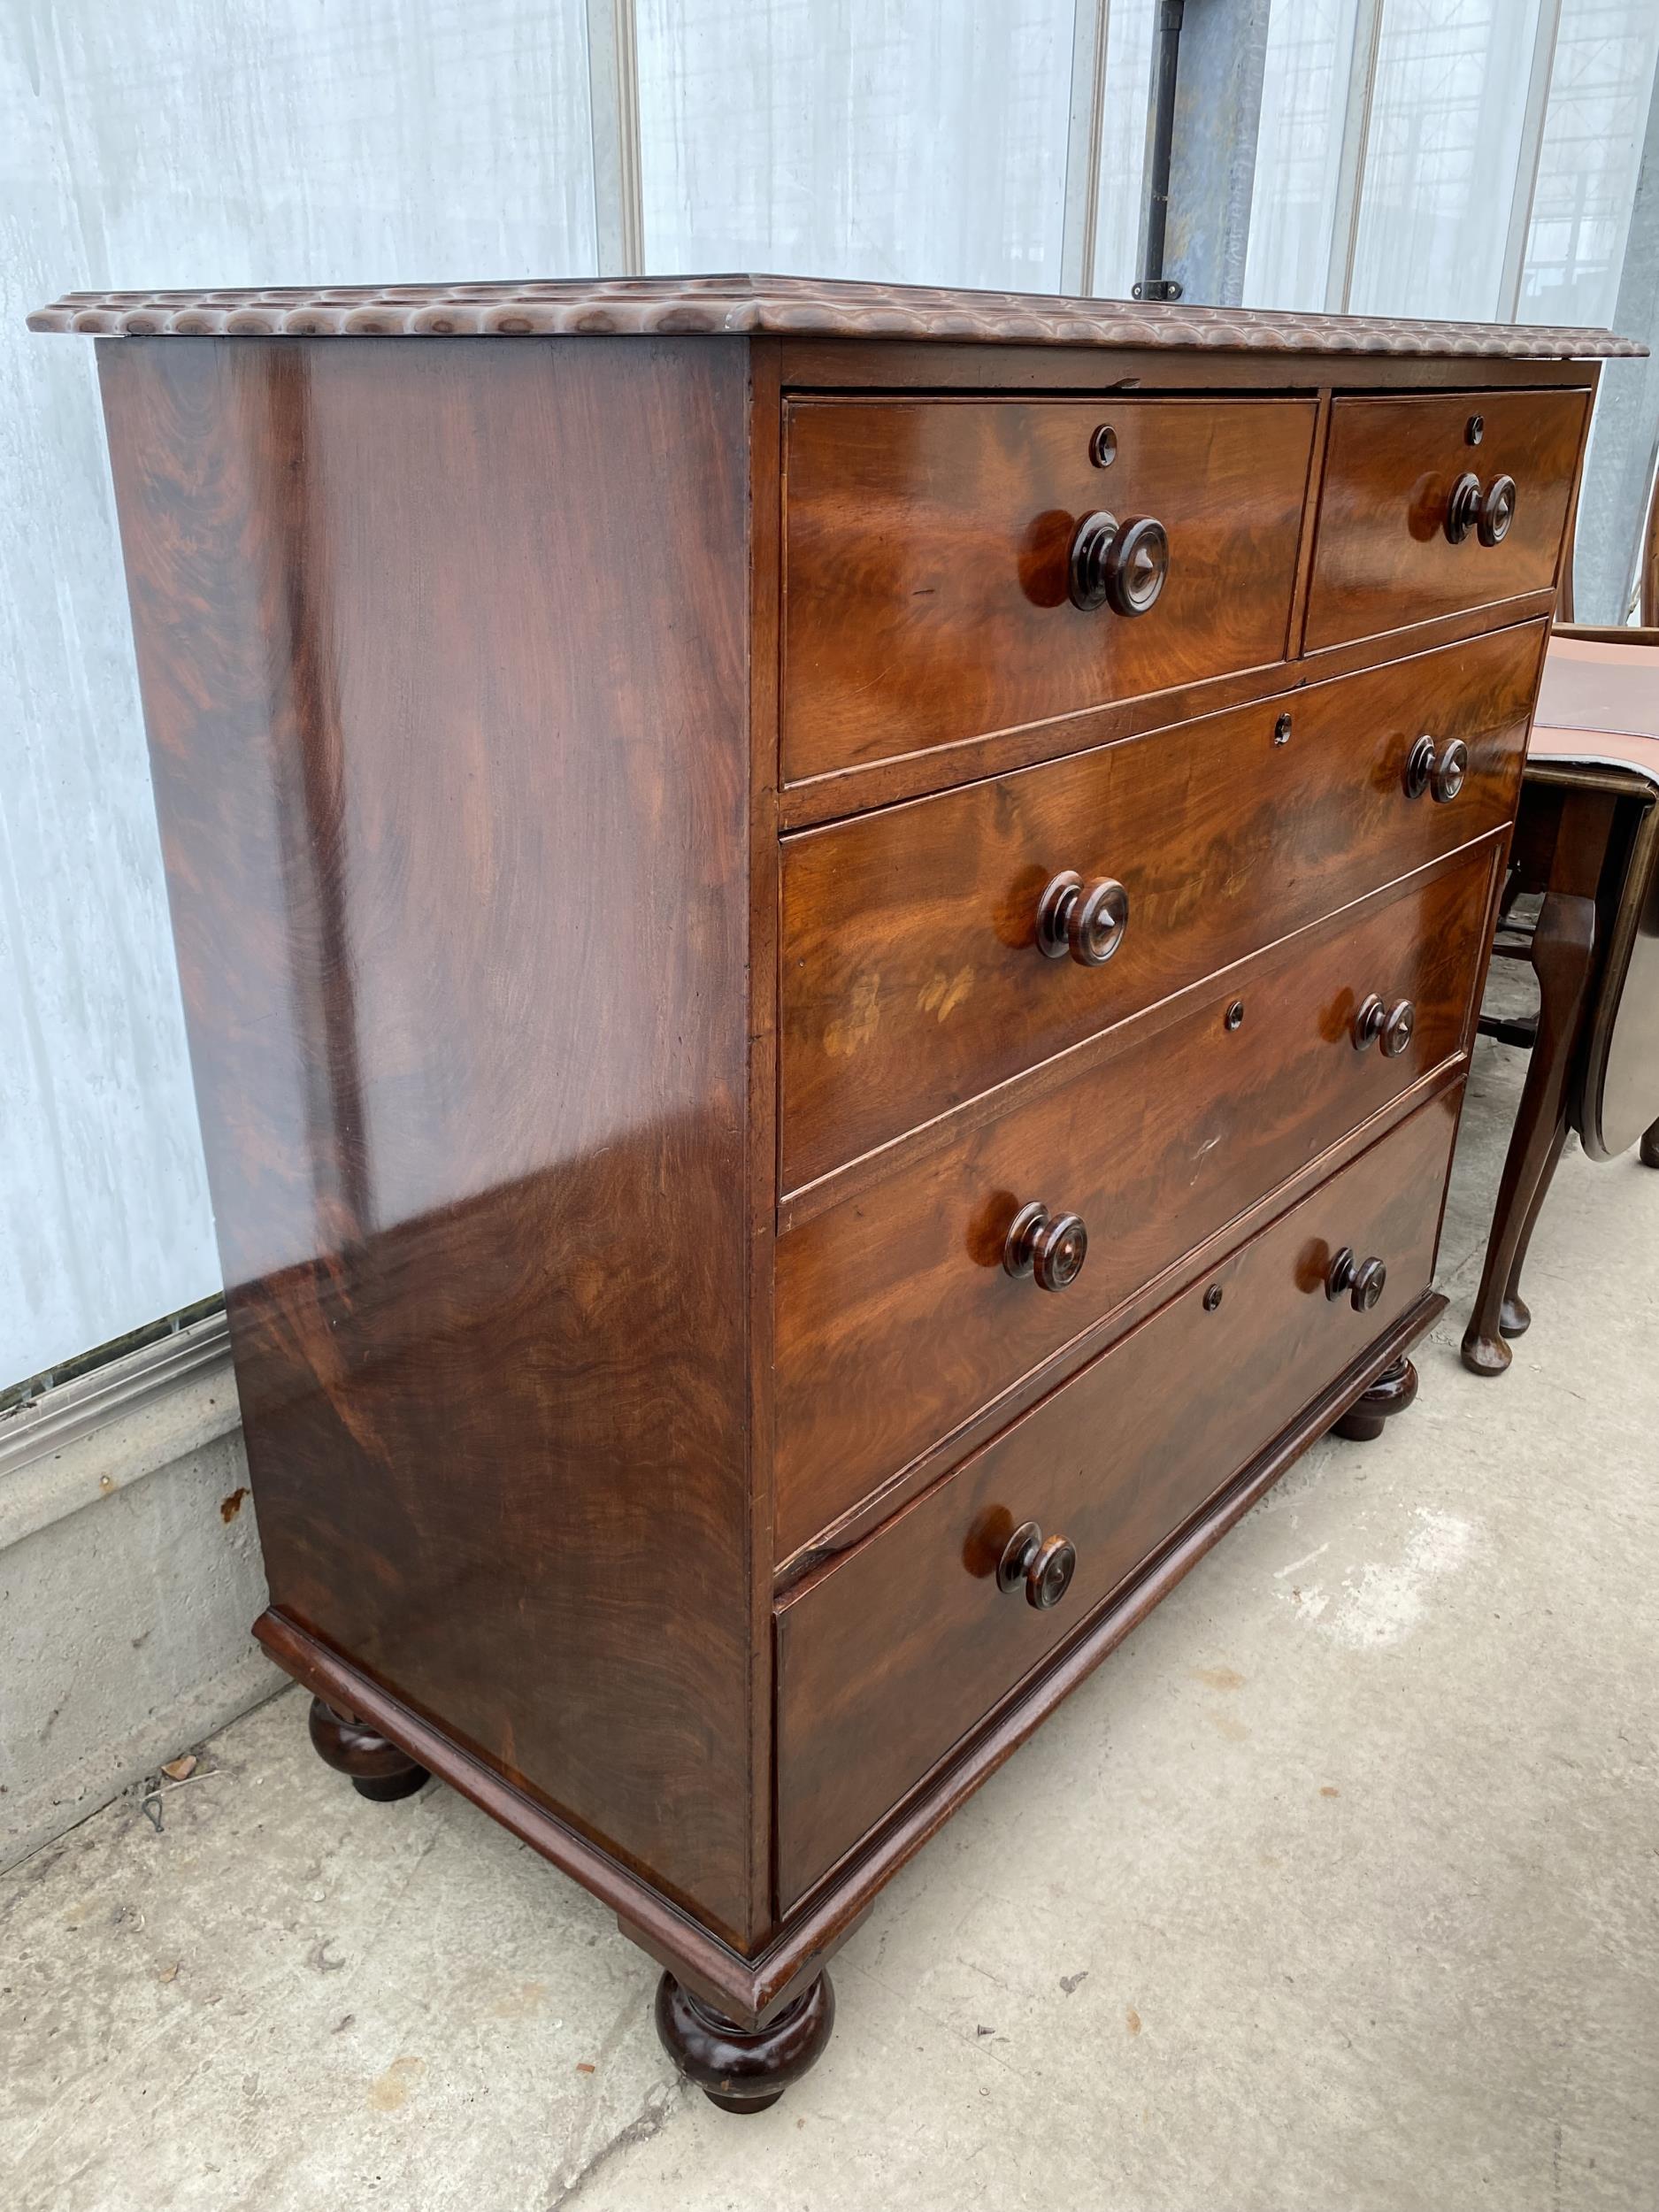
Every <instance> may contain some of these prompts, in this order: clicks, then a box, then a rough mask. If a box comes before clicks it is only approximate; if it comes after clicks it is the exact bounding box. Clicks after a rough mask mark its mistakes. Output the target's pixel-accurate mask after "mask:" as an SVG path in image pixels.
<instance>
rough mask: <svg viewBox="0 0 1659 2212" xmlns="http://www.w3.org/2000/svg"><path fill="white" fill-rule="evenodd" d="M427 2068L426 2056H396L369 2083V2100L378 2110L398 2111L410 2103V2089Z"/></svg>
mask: <svg viewBox="0 0 1659 2212" xmlns="http://www.w3.org/2000/svg"><path fill="white" fill-rule="evenodd" d="M425 2072H426V2060H425V2059H424V2058H395V2059H394V2060H393V2061H392V2062H391V2064H390V2065H389V2066H388V2068H387V2070H386V2071H385V2072H384V2073H383V2074H377V2075H376V2076H375V2078H374V2079H373V2081H372V2082H371V2083H370V2084H369V2102H370V2103H371V2104H372V2105H373V2107H374V2108H375V2110H376V2111H377V2112H396V2111H397V2110H398V2109H399V2108H401V2107H402V2106H403V2105H405V2104H407V2103H408V2101H409V2093H410V2091H411V2089H412V2088H413V2087H414V2085H415V2084H416V2083H417V2082H418V2081H419V2079H420V2077H421V2076H422V2075H423V2074H424V2073H425Z"/></svg>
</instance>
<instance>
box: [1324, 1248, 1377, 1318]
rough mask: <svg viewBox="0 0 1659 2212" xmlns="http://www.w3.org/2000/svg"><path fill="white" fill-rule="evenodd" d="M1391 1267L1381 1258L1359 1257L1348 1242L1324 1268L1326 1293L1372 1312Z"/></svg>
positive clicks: (1363, 1311) (1365, 1311)
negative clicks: (1344, 1297) (1359, 1258)
mask: <svg viewBox="0 0 1659 2212" xmlns="http://www.w3.org/2000/svg"><path fill="white" fill-rule="evenodd" d="M1387 1280H1388V1270H1387V1269H1386V1267H1385V1266H1384V1264H1383V1263H1382V1262H1381V1261H1380V1260H1379V1259H1375V1258H1373V1259H1369V1260H1356V1258H1355V1257H1354V1248H1353V1246H1352V1245H1351V1244H1345V1245H1344V1246H1343V1247H1342V1249H1341V1250H1340V1252H1339V1253H1337V1254H1336V1256H1335V1257H1334V1258H1333V1260H1332V1262H1331V1264H1330V1266H1329V1267H1328V1268H1327V1269H1326V1270H1325V1296H1326V1297H1327V1298H1340V1297H1341V1296H1342V1295H1343V1294H1344V1293H1346V1294H1347V1296H1348V1303H1349V1304H1350V1305H1351V1306H1352V1307H1353V1309H1354V1310H1355V1312H1356V1313H1369V1312H1370V1311H1371V1308H1372V1307H1373V1306H1374V1305H1375V1304H1376V1303H1377V1301H1378V1300H1379V1298H1380V1297H1381V1296H1382V1294H1383V1286H1384V1285H1385V1284H1386V1281H1387Z"/></svg>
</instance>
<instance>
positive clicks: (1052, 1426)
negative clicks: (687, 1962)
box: [777, 1093, 1456, 1909]
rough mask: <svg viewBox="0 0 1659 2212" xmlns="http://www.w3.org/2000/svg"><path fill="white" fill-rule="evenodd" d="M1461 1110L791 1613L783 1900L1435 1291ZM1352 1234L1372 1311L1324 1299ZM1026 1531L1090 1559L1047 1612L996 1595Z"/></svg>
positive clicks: (1411, 1126) (1398, 1151) (1410, 1136)
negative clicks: (1031, 1527)
mask: <svg viewBox="0 0 1659 2212" xmlns="http://www.w3.org/2000/svg"><path fill="white" fill-rule="evenodd" d="M1455 1117H1456V1100H1455V1094H1452V1093H1448V1094H1441V1095H1440V1097H1438V1098H1436V1099H1435V1100H1433V1101H1432V1102H1431V1103H1430V1104H1428V1105H1427V1106H1425V1107H1424V1108H1423V1109H1422V1110H1420V1111H1419V1112H1417V1113H1416V1114H1414V1115H1413V1116H1412V1117H1411V1118H1410V1119H1409V1121H1407V1122H1406V1123H1404V1124H1403V1125H1402V1126H1401V1127H1400V1128H1399V1129H1397V1130H1395V1131H1394V1133H1393V1134H1392V1135H1390V1136H1388V1137H1387V1138H1386V1139H1385V1140H1384V1141H1382V1142H1381V1143H1380V1144H1378V1145H1376V1146H1374V1147H1373V1148H1371V1150H1370V1151H1369V1152H1366V1153H1363V1154H1362V1155H1361V1156H1360V1157H1359V1158H1358V1159H1357V1160H1356V1161H1355V1162H1354V1163H1353V1164H1351V1165H1350V1166H1348V1168H1346V1169H1345V1170H1344V1171H1342V1173H1341V1174H1340V1175H1338V1176H1336V1177H1335V1178H1334V1179H1333V1180H1332V1181H1330V1182H1328V1183H1326V1184H1324V1185H1322V1186H1321V1187H1320V1188H1319V1189H1318V1190H1317V1191H1315V1192H1314V1193H1313V1194H1311V1196H1310V1197H1308V1198H1305V1199H1304V1200H1303V1201H1302V1202H1301V1204H1300V1205H1298V1206H1296V1207H1294V1208H1293V1209H1292V1210H1291V1211H1290V1212H1288V1213H1287V1214H1286V1215H1285V1216H1283V1217H1281V1218H1280V1219H1279V1221H1277V1222H1276V1223H1274V1224H1273V1225H1272V1226H1271V1227H1270V1228H1268V1229H1266V1230H1264V1231H1263V1233H1261V1234H1260V1235H1259V1236H1257V1237H1256V1238H1254V1239H1253V1240H1251V1241H1250V1242H1249V1243H1248V1244H1246V1245H1245V1246H1244V1247H1243V1248H1241V1249H1240V1250H1239V1251H1237V1252H1235V1253H1234V1254H1233V1256H1232V1257H1231V1258H1230V1259H1228V1260H1226V1261H1225V1262H1223V1263H1222V1264H1221V1265H1220V1266H1218V1267H1217V1268H1216V1269H1215V1270H1214V1271H1213V1272H1212V1273H1211V1274H1210V1275H1209V1276H1208V1277H1207V1278H1206V1279H1205V1280H1204V1281H1203V1282H1202V1283H1199V1284H1194V1286H1193V1287H1192V1288H1191V1289H1190V1290H1187V1291H1186V1292H1184V1293H1183V1294H1181V1295H1180V1296H1179V1298H1177V1299H1175V1300H1173V1301H1172V1302H1171V1303H1170V1304H1169V1305H1167V1306H1164V1308H1162V1309H1161V1310H1160V1311H1159V1312H1157V1313H1156V1314H1155V1315H1154V1316H1153V1317H1152V1318H1151V1319H1150V1320H1148V1321H1147V1322H1144V1323H1143V1324H1142V1325H1141V1327H1140V1328H1138V1329H1136V1330H1135V1331H1134V1332H1133V1333H1132V1334H1131V1335H1129V1336H1127V1337H1125V1339H1124V1340H1122V1341H1121V1342H1120V1343H1118V1344H1117V1345H1115V1346H1114V1347H1113V1348H1111V1350H1110V1351H1109V1352H1106V1353H1104V1354H1102V1356H1101V1357H1100V1358H1099V1359H1097V1360H1096V1361H1094V1363H1092V1364H1091V1365H1090V1366H1088V1367H1087V1368H1085V1369H1084V1370H1083V1371H1081V1373H1079V1375H1077V1376H1076V1377H1074V1378H1073V1379H1072V1380H1071V1382H1069V1383H1067V1384H1066V1385H1065V1386H1064V1387H1063V1388H1061V1389H1060V1390H1058V1391H1056V1393H1055V1394H1053V1395H1052V1396H1051V1397H1049V1398H1047V1399H1045V1400H1044V1401H1043V1402H1042V1403H1041V1404H1040V1405H1039V1406H1037V1407H1036V1408H1034V1409H1033V1411H1031V1412H1030V1413H1028V1414H1026V1415H1025V1417H1024V1418H1023V1419H1021V1420H1019V1421H1018V1422H1016V1423H1015V1425H1013V1426H1012V1427H1011V1428H1009V1429H1006V1430H1004V1431H1003V1432H1002V1435H1001V1436H999V1437H997V1438H996V1439H995V1441H993V1442H992V1443H990V1444H989V1445H987V1447H986V1448H984V1449H983V1450H982V1451H980V1452H978V1453H976V1454H975V1455H974V1456H973V1457H972V1459H969V1460H968V1461H966V1462H965V1463H964V1464H963V1465H962V1466H961V1467H960V1468H958V1469H957V1470H956V1472H955V1473H954V1474H953V1475H951V1476H950V1477H949V1479H947V1480H946V1481H945V1482H943V1483H942V1484H941V1485H940V1486H938V1487H937V1488H936V1489H933V1490H931V1491H929V1492H928V1493H926V1494H925V1495H924V1496H923V1497H922V1498H920V1499H919V1500H918V1502H916V1503H915V1504H914V1505H913V1506H911V1507H910V1508H909V1509H907V1510H906V1511H905V1512H903V1513H902V1514H900V1515H899V1516H898V1517H896V1518H895V1520H893V1521H890V1522H889V1523H888V1524H887V1526H886V1527H885V1528H883V1529H881V1530H879V1532H877V1533H876V1534H875V1535H874V1536H872V1538H871V1539H870V1540H869V1541H868V1542H867V1543H865V1544H864V1545H863V1546H862V1547H860V1548H858V1549H857V1550H856V1551H854V1552H851V1553H849V1555H847V1557H846V1558H845V1559H844V1560H842V1561H841V1562H840V1563H838V1564H836V1565H835V1566H833V1567H832V1568H831V1569H829V1570H828V1571H826V1573H824V1574H823V1575H822V1576H821V1577H820V1578H818V1579H817V1580H816V1581H813V1582H810V1583H809V1584H808V1585H806V1586H804V1587H803V1591H802V1593H801V1594H800V1595H799V1596H798V1597H797V1598H795V1600H794V1601H792V1602H787V1603H785V1604H784V1605H783V1606H782V1607H781V1608H780V1611H779V1614H778V1618H777V1653H778V1686H777V1694H778V1823H779V1839H778V1840H779V1883H780V1906H781V1907H782V1908H783V1909H788V1907H789V1906H790V1905H791V1904H792V1903H793V1902H794V1901H795V1900H796V1899H797V1898H799V1897H800V1896H801V1895H802V1893H803V1892H804V1891H805V1890H807V1889H808V1888H810V1886H811V1885H812V1884H813V1883H814V1882H815V1881H817V1880H818V1878H819V1877H820V1876H821V1875H822V1874H824V1873H826V1871H827V1870H828V1869H829V1868H830V1867H831V1866H832V1865H833V1863H834V1862H835V1861H836V1860H837V1859H839V1858H840V1857H841V1855H843V1854H844V1853H845V1852H846V1851H848V1850H849V1849H850V1848H851V1847H852V1846H853V1845H854V1844H856V1842H857V1841H858V1839H860V1837H862V1836H863V1835H864V1834H865V1833H866V1832H868V1831H869V1830H870V1829H871V1828H872V1826H873V1825H874V1824H875V1823H876V1822H877V1821H879V1819H880V1818H881V1817H882V1816H883V1815H884V1814H885V1813H887V1811H888V1810H889V1809H891V1808H892V1807H894V1806H895V1805H896V1804H897V1803H898V1802H899V1801H901V1800H902V1798H903V1797H904V1796H905V1795H906V1793H908V1792H909V1791H910V1789H912V1788H913V1787H914V1786H915V1785H916V1784H917V1783H918V1782H919V1781H921V1780H922V1778H924V1777H925V1776H926V1774H927V1773H928V1772H929V1770H931V1769H932V1768H933V1767H934V1766H935V1765H937V1764H938V1763H939V1762H940V1761H941V1759H943V1758H944V1757H945V1756H946V1755H947V1754H948V1753H949V1751H950V1749H951V1747H953V1746H954V1745H955V1744H956V1743H957V1742H958V1741H959V1740H961V1739H962V1737H963V1736H964V1734H965V1733H966V1732H968V1731H969V1730H970V1729H972V1727H973V1726H974V1725H975V1724H976V1723H978V1722H979V1720H981V1719H982V1718H983V1717H985V1716H986V1715H987V1713H989V1712H990V1711H991V1710H992V1709H993V1708H995V1706H996V1705H997V1704H998V1703H999V1702H1000V1701H1001V1700H1002V1698H1004V1697H1005V1696H1006V1695H1007V1694H1008V1693H1009V1692H1010V1691H1011V1690H1012V1689H1014V1688H1015V1687H1016V1686H1017V1685H1018V1684H1019V1683H1020V1682H1021V1681H1022V1680H1023V1679H1024V1678H1025V1677H1026V1676H1027V1675H1028V1674H1030V1673H1031V1672H1032V1671H1033V1669H1034V1668H1036V1667H1038V1666H1039V1665H1040V1664H1041V1662H1042V1661H1043V1660H1044V1659H1045V1658H1046V1657H1047V1656H1048V1655H1049V1654H1050V1653H1051V1652H1053V1651H1054V1650H1055V1648H1056V1646H1057V1645H1059V1644H1060V1643H1061V1642H1063V1641H1064V1640H1066V1639H1067V1638H1069V1637H1070V1636H1071V1634H1072V1633H1073V1632H1074V1631H1076V1630H1077V1629H1079V1627H1081V1626H1082V1625H1083V1624H1084V1623H1085V1622H1086V1621H1087V1619H1088V1617H1089V1616H1090V1615H1091V1613H1093V1612H1094V1610H1095V1609H1097V1608H1098V1607H1100V1606H1101V1604H1102V1601H1104V1600H1106V1599H1107V1598H1109V1597H1110V1594H1111V1593H1112V1592H1113V1591H1114V1590H1116V1589H1118V1586H1120V1585H1121V1584H1122V1583H1123V1582H1124V1581H1125V1578H1126V1577H1128V1576H1130V1575H1132V1574H1133V1572H1134V1571H1135V1569H1136V1568H1137V1567H1138V1566H1139V1565H1140V1564H1141V1563H1142V1562H1143V1561H1145V1560H1146V1559H1147V1558H1148V1555H1150V1554H1151V1553H1153V1552H1154V1551H1155V1550H1156V1549H1157V1548H1159V1547H1160V1546H1161V1545H1162V1544H1163V1543H1164V1541H1165V1540H1166V1539H1167V1538H1169V1537H1170V1536H1171V1535H1172V1534H1174V1532H1176V1531H1177V1530H1179V1528H1181V1527H1182V1526H1183V1525H1185V1524H1186V1523H1187V1521H1189V1520H1190V1519H1191V1518H1192V1517H1193V1516H1194V1514H1196V1513H1197V1512H1198V1511H1199V1509H1201V1508H1202V1506H1203V1505H1204V1503H1205V1502H1206V1501H1207V1500H1208V1499H1210V1497H1211V1496H1213V1495H1214V1494H1215V1493H1216V1492H1217V1490H1219V1489H1220V1488H1222V1487H1223V1486H1224V1485H1225V1484H1226V1483H1228V1482H1229V1481H1230V1480H1231V1479H1233V1476H1235V1475H1236V1474H1237V1473H1239V1472H1240V1471H1241V1470H1242V1469H1243V1468H1244V1467H1246V1466H1247V1465H1248V1463H1250V1461H1251V1460H1252V1459H1253V1458H1254V1457H1255V1456H1256V1455H1257V1454H1258V1453H1259V1452H1260V1451H1262V1450H1263V1448H1265V1447H1266V1446H1267V1445H1268V1444H1269V1443H1271V1440H1273V1439H1274V1438H1275V1437H1276V1436H1278V1435H1279V1433H1280V1432H1282V1431H1283V1430H1284V1429H1286V1427H1287V1426H1288V1425H1290V1424H1291V1423H1292V1422H1293V1421H1294V1419H1295V1417H1296V1416H1297V1415H1298V1413H1299V1412H1300V1411H1301V1410H1302V1408H1303V1407H1305V1406H1306V1405H1308V1404H1309V1403H1310V1401H1311V1400H1312V1399H1314V1398H1315V1397H1317V1394H1319V1393H1320V1391H1322V1390H1324V1389H1325V1388H1326V1387H1327V1386H1329V1385H1330V1384H1332V1383H1333V1381H1334V1380H1335V1379H1337V1378H1338V1377H1339V1376H1340V1375H1341V1374H1342V1373H1344V1371H1346V1370H1347V1369H1348V1367H1349V1366H1350V1365H1351V1364H1352V1363H1354V1362H1355V1361H1356V1360H1357V1359H1358V1358H1359V1357H1360V1356H1362V1355H1363V1352H1364V1351H1365V1349H1366V1348H1367V1347H1368V1346H1369V1345H1370V1344H1371V1343H1373V1342H1375V1340H1377V1339H1378V1337H1379V1335H1380V1334H1381V1333H1382V1332H1383V1331H1384V1330H1385V1329H1386V1328H1387V1327H1388V1326H1389V1325H1391V1324H1392V1323H1393V1322H1394V1321H1395V1320H1397V1319H1398V1318H1399V1317H1401V1316H1402V1314H1403V1313H1404V1312H1405V1311H1406V1310H1407V1309H1408V1308H1409V1306H1410V1305H1411V1304H1412V1303H1413V1302H1415V1301H1416V1300H1417V1298H1418V1297H1419V1296H1420V1295H1421V1294H1422V1293H1423V1292H1424V1291H1425V1290H1426V1289H1427V1287H1428V1285H1429V1280H1430V1277H1431V1275H1432V1270H1433V1262H1434V1245H1435V1238H1436V1233H1437V1229H1438V1224H1439V1218H1440V1201H1441V1195H1442V1192H1443V1190H1444V1187H1445V1178H1446V1171H1447V1165H1448V1158H1449V1155H1450V1149H1451V1141H1452V1134H1453V1130H1454V1127H1455ZM1344 1246H1348V1247H1349V1248H1352V1250H1353V1251H1354V1252H1355V1253H1356V1254H1358V1255H1360V1256H1362V1257H1367V1258H1369V1257H1371V1256H1376V1257H1378V1258H1380V1259H1381V1260H1382V1261H1383V1262H1384V1263H1385V1265H1386V1271H1387V1279H1386V1284H1385V1286H1384V1287H1383V1291H1382V1294H1381V1297H1380V1300H1379V1302H1378V1304H1377V1305H1376V1307H1375V1309H1374V1310H1371V1311H1370V1312H1367V1313H1363V1314H1362V1313H1356V1311H1355V1310H1353V1307H1352V1305H1351V1304H1350V1302H1349V1301H1348V1299H1347V1298H1346V1297H1338V1298H1335V1299H1333V1298H1330V1297H1328V1296H1327V1295H1326V1291H1325V1283H1326V1271H1327V1269H1328V1268H1329V1265H1330V1263H1331V1261H1332V1259H1333V1256H1334V1255H1335V1254H1336V1253H1337V1252H1338V1251H1339V1250H1340V1248H1342V1247H1344ZM1214 1290H1219V1291H1220V1293H1221V1298H1220V1302H1219V1303H1213V1302H1212V1305H1210V1306H1207V1305H1206V1303H1205V1298H1206V1294H1207V1293H1210V1292H1211V1291H1214ZM1026 1521H1035V1522H1036V1523H1037V1524H1038V1525H1039V1526H1040V1527H1041V1530H1042V1531H1043V1532H1044V1534H1045V1535H1046V1536H1064V1537H1065V1538H1067V1539H1068V1540H1070V1541H1071V1544H1072V1545H1073V1547H1074V1548H1075V1550H1076V1555H1077V1566H1076V1571H1075V1575H1074V1577H1073V1579H1072V1582H1071V1587H1070V1588H1069V1589H1068V1590H1067V1591H1066V1593H1065V1594H1064V1597H1063V1598H1062V1599H1061V1601H1060V1602H1059V1603H1058V1604H1057V1605H1056V1607H1055V1608H1054V1609H1052V1610H1051V1611H1039V1610H1037V1609H1034V1608H1033V1606H1032V1605H1030V1604H1029V1603H1028V1602H1027V1601H1026V1598H1025V1591H1024V1589H1023V1587H1016V1588H1015V1589H1014V1590H1013V1591H1011V1592H1004V1591H1003V1590H1002V1589H1001V1588H1000V1587H999V1586H998V1582H997V1578H996V1566H997V1562H998V1559H999V1557H1000V1555H1001V1554H1002V1549H1003V1547H1004V1545H1005V1543H1006V1541H1007V1539H1008V1537H1009V1535H1010V1532H1012V1531H1013V1529H1014V1528H1015V1527H1016V1526H1018V1525H1021V1524H1023V1523H1025V1522H1026Z"/></svg>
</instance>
